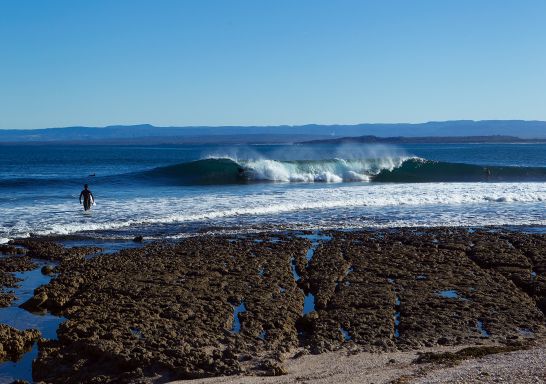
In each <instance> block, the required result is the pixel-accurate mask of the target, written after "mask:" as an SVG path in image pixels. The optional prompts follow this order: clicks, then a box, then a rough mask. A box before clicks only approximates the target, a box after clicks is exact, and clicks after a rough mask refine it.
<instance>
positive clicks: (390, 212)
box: [0, 144, 546, 242]
mask: <svg viewBox="0 0 546 384" xmlns="http://www.w3.org/2000/svg"><path fill="white" fill-rule="evenodd" d="M84 183H87V184H89V188H90V190H91V191H92V192H93V194H94V196H95V200H96V205H95V206H94V207H93V208H92V210H91V211H90V212H84V211H83V209H82V206H81V205H79V202H78V196H79V193H80V191H81V189H82V187H83V184H84ZM545 203H546V145H544V144H464V145H462V144H419V145H401V146H385V145H366V144H362V145H328V144H294V145H241V146H234V145H162V146H98V145H88V146H87V145H5V146H1V147H0V242H7V241H8V240H9V239H13V238H15V237H26V236H29V235H31V234H36V235H82V236H89V237H92V238H94V239H108V240H116V239H120V240H121V239H132V238H133V237H135V236H137V235H142V236H144V237H145V238H147V239H176V238H182V237H186V236H188V235H193V234H196V233H229V232H255V231H261V230H269V229H275V230H279V229H281V230H282V229H286V230H289V229H296V230H299V229H356V228H375V227H420V226H469V227H473V226H515V227H532V228H534V229H537V228H538V230H540V228H541V227H542V226H545V225H546V216H545V214H544V206H545Z"/></svg>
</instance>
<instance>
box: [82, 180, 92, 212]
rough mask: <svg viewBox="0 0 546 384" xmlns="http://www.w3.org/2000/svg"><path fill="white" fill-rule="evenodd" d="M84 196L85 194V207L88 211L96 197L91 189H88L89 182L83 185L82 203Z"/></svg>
mask: <svg viewBox="0 0 546 384" xmlns="http://www.w3.org/2000/svg"><path fill="white" fill-rule="evenodd" d="M82 196H83V209H84V210H85V211H88V210H90V209H91V204H93V201H94V200H95V197H94V196H93V194H92V193H91V191H90V190H89V189H88V186H87V184H85V185H84V186H83V191H82V192H81V193H80V204H81V203H82Z"/></svg>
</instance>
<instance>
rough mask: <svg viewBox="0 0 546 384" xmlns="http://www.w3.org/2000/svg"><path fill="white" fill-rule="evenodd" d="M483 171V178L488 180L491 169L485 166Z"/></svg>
mask: <svg viewBox="0 0 546 384" xmlns="http://www.w3.org/2000/svg"><path fill="white" fill-rule="evenodd" d="M484 172H485V178H486V179H487V180H489V179H490V178H491V170H490V169H489V168H485V169H484Z"/></svg>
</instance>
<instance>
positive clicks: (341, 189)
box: [0, 175, 546, 241]
mask: <svg viewBox="0 0 546 384" xmlns="http://www.w3.org/2000/svg"><path fill="white" fill-rule="evenodd" d="M324 177H325V178H329V177H331V175H324ZM230 191H231V192H230ZM177 195H181V196H180V197H178V196H177ZM544 201H546V183H427V184H361V185H355V184H346V185H335V186H333V185H328V184H323V185H316V186H313V187H310V186H304V185H301V186H298V185H294V184H292V185H288V184H273V185H272V184H264V185H253V186H244V187H241V188H234V189H229V190H225V189H224V188H213V189H210V190H207V191H206V192H205V190H200V191H199V193H198V194H194V195H188V194H187V193H186V194H176V193H174V194H173V193H172V192H171V193H169V194H165V195H163V196H161V195H158V196H154V197H141V198H135V199H133V200H132V201H131V204H129V205H128V204H127V201H126V199H121V198H117V199H116V198H114V196H102V198H101V204H100V209H95V210H93V211H92V212H91V215H84V214H83V213H82V212H81V211H80V210H79V206H78V205H77V204H74V203H73V202H67V203H59V204H49V205H47V206H44V205H39V206H38V205H34V204H33V203H32V202H29V203H28V205H20V206H17V207H0V217H2V218H4V219H2V220H4V221H0V238H1V240H2V241H5V240H7V239H9V238H13V237H16V236H25V235H28V233H36V234H42V235H45V234H72V233H76V232H80V231H96V230H117V229H123V228H128V227H131V226H137V225H155V224H183V223H190V222H209V223H212V224H214V225H222V223H227V222H230V223H234V222H235V223H236V224H241V225H247V224H248V225H250V224H252V225H260V224H263V223H267V224H269V223H284V224H290V223H292V222H300V223H308V225H309V224H311V225H319V226H322V227H328V226H335V227H340V226H347V227H358V226H382V225H385V226H389V225H397V226H422V225H486V224H488V225H504V224H513V225H516V224H521V225H533V224H534V225H544V224H546V218H545V217H544V215H543V202H544ZM521 204H524V205H521ZM370 210H372V211H370ZM369 212H373V215H372V216H369V215H370V213H369ZM235 219H236V220H235ZM7 220H9V223H8V222H7ZM234 220H235V221H234ZM245 223H246V224H245ZM317 223H319V224H317Z"/></svg>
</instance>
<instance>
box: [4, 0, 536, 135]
mask: <svg viewBox="0 0 546 384" xmlns="http://www.w3.org/2000/svg"><path fill="white" fill-rule="evenodd" d="M545 20H546V1H543V0H503V1H498V0H430V1H427V0H413V1H408V0H399V1H396V0H375V1H366V0H330V1H325V0H147V1H144V0H115V1H111V0H93V1H73V0H67V1H63V0H48V1H43V0H0V129H19V128H44V127H63V126H73V125H85V126H105V125H115V124H139V123H150V124H154V125H158V126H186V125H213V126H216V125H283V124H287V125H299V124H308V123H316V124H335V123H337V124H356V123H377V122H385V123H392V122H425V121H432V120H436V121H438V120H458V119H474V120H480V119H525V120H546V22H545Z"/></svg>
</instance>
